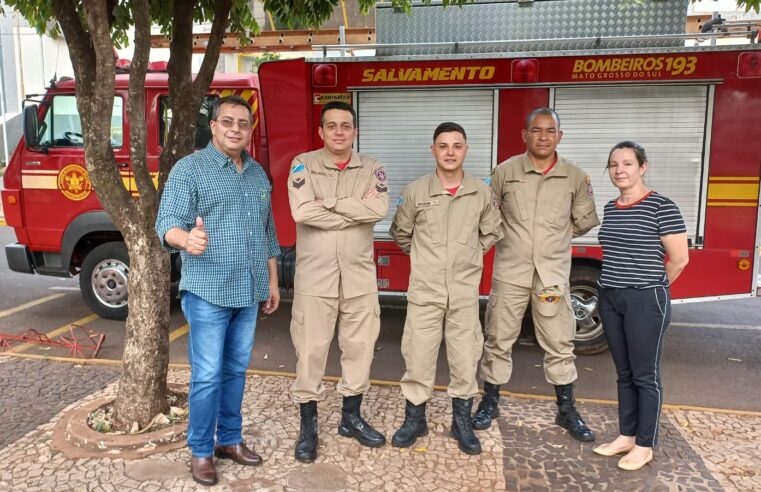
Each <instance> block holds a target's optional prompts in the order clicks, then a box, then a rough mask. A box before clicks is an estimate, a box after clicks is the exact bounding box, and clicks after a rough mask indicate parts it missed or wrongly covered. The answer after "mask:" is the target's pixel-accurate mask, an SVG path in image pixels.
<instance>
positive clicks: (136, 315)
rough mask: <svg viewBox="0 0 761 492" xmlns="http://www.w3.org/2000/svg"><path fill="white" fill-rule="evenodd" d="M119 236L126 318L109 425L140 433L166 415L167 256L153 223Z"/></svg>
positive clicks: (167, 365) (167, 361)
mask: <svg viewBox="0 0 761 492" xmlns="http://www.w3.org/2000/svg"><path fill="white" fill-rule="evenodd" d="M142 225H143V227H142V228H140V229H137V230H135V232H133V233H132V234H129V236H125V240H126V243H127V251H128V252H129V257H130V267H129V317H128V318H127V333H126V337H125V340H124V355H123V357H122V375H121V378H120V379H119V389H118V391H117V395H116V401H115V402H114V426H115V428H117V429H129V428H130V426H131V425H132V423H133V422H137V423H138V425H139V426H140V428H143V427H145V426H146V425H147V423H148V422H149V421H150V420H151V419H152V418H153V417H154V416H155V415H156V414H158V413H166V412H167V410H168V408H169V407H168V404H167V399H166V396H167V395H166V394H167V387H166V382H167V370H168V367H169V330H168V327H169V255H168V254H167V253H166V251H164V249H163V248H162V247H161V244H160V243H159V239H158V236H156V232H155V231H154V230H153V223H152V222H150V221H146V223H144V224H142Z"/></svg>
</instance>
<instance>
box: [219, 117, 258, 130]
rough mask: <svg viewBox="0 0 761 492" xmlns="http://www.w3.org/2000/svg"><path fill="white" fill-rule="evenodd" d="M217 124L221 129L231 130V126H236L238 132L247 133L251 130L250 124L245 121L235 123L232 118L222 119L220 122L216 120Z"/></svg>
mask: <svg viewBox="0 0 761 492" xmlns="http://www.w3.org/2000/svg"><path fill="white" fill-rule="evenodd" d="M217 122H218V123H219V124H220V125H222V128H232V127H233V126H236V125H237V126H238V130H240V131H243V132H245V131H248V130H250V129H251V122H250V121H246V120H238V121H235V120H234V119H232V118H222V119H220V120H217Z"/></svg>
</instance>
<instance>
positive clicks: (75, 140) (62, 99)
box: [40, 95, 124, 148]
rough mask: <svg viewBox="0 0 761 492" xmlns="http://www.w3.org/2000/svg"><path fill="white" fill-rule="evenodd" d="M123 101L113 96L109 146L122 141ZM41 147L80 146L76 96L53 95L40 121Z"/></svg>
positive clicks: (115, 145) (80, 126) (79, 121)
mask: <svg viewBox="0 0 761 492" xmlns="http://www.w3.org/2000/svg"><path fill="white" fill-rule="evenodd" d="M123 106H124V104H123V101H122V98H121V97H114V108H113V111H112V112H111V147H114V148H118V147H121V146H122V144H123V141H124V133H123V129H124V116H123ZM42 130H43V131H42V137H41V138H40V144H41V145H42V146H43V147H46V148H50V147H82V145H83V144H84V138H83V136H82V121H81V120H80V118H79V112H78V111H77V98H76V97H75V96H70V95H60V96H53V101H52V104H51V105H50V109H49V110H48V112H47V114H46V115H45V119H44V121H43V123H42Z"/></svg>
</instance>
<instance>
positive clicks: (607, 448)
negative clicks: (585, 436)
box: [592, 442, 634, 456]
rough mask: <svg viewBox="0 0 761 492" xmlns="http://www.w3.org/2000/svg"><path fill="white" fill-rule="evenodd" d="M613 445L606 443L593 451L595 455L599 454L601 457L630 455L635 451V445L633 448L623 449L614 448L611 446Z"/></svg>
mask: <svg viewBox="0 0 761 492" xmlns="http://www.w3.org/2000/svg"><path fill="white" fill-rule="evenodd" d="M611 444H613V443H610V442H609V443H605V444H601V445H599V446H597V447H596V448H594V449H593V450H592V452H593V453H596V454H599V455H600V456H615V455H617V454H622V453H628V452H629V451H631V450H632V449H634V444H632V445H631V446H627V447H623V448H614V447H612V446H611Z"/></svg>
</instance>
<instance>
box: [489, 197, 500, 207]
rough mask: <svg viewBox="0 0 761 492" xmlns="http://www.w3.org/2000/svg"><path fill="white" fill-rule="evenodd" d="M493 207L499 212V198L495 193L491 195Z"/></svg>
mask: <svg viewBox="0 0 761 492" xmlns="http://www.w3.org/2000/svg"><path fill="white" fill-rule="evenodd" d="M491 206H492V208H494V209H496V210H499V206H500V203H499V198H498V197H497V195H495V194H494V193H492V194H491Z"/></svg>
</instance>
